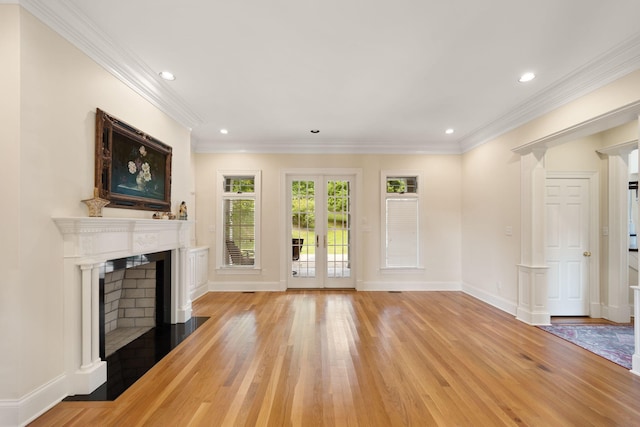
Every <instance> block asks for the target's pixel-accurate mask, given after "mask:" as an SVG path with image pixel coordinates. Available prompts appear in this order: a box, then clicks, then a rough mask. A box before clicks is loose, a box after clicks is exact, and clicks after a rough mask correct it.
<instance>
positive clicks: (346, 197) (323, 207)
mask: <svg viewBox="0 0 640 427" xmlns="http://www.w3.org/2000/svg"><path fill="white" fill-rule="evenodd" d="M353 180H354V179H353V176H350V175H345V176H342V175H289V176H288V177H287V191H288V194H289V197H288V203H287V206H288V209H287V212H288V218H289V219H290V220H289V221H287V223H288V227H287V231H286V232H287V235H286V239H287V241H289V240H290V241H291V251H290V255H291V256H290V258H289V257H288V258H289V269H288V272H289V275H288V281H287V284H288V287H289V288H354V287H355V280H354V275H353V271H352V259H353V250H352V245H351V242H352V233H353V227H352V222H351V216H352V210H351V208H352V206H353V204H352V191H353V188H354V185H353Z"/></svg>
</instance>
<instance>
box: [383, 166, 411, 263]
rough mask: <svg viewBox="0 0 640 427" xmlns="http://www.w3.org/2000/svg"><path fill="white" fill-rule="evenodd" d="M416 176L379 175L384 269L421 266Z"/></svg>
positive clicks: (384, 173) (393, 173)
mask: <svg viewBox="0 0 640 427" xmlns="http://www.w3.org/2000/svg"><path fill="white" fill-rule="evenodd" d="M418 181H419V176H418V174H415V175H414V174H402V173H397V172H385V171H383V173H382V193H383V194H382V200H383V205H382V218H384V221H383V236H384V244H383V263H382V265H383V267H385V268H418V267H419V266H420V233H419V231H420V221H419V219H420V215H419V212H420V197H419V192H418Z"/></svg>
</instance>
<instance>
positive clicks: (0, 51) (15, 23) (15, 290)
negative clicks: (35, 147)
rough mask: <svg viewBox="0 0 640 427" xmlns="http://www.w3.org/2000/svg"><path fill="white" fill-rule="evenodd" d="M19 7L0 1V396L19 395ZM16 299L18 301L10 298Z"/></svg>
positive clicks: (20, 336)
mask: <svg viewBox="0 0 640 427" xmlns="http://www.w3.org/2000/svg"><path fill="white" fill-rule="evenodd" d="M19 18H20V8H19V7H18V6H9V5H5V6H0V58H2V71H0V77H1V78H0V94H2V97H1V98H0V99H1V100H0V147H1V148H2V155H0V173H1V174H2V178H3V179H1V180H0V200H2V201H3V202H4V207H3V209H2V212H3V213H2V222H1V223H2V224H3V225H2V226H1V227H2V245H0V272H1V273H2V274H0V325H3V327H2V328H1V329H0V331H1V332H0V397H4V398H15V397H17V396H18V395H19V392H18V385H19V381H20V376H19V373H18V370H17V369H16V366H18V363H19V360H20V354H19V353H18V352H16V351H15V349H17V348H19V347H20V345H21V339H22V335H21V334H20V331H19V330H18V328H17V327H11V326H17V325H18V319H19V316H20V304H19V302H20V298H21V290H20V275H21V268H22V266H21V259H20V255H19V253H20V227H21V222H22V219H21V215H20V210H21V209H20V203H21V199H20V170H21V162H20V19H19ZM16 301H17V302H18V303H17V304H16V303H14V302H16Z"/></svg>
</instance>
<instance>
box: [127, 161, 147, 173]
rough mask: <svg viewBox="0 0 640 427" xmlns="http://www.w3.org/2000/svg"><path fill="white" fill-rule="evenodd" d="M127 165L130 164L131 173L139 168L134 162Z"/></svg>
mask: <svg viewBox="0 0 640 427" xmlns="http://www.w3.org/2000/svg"><path fill="white" fill-rule="evenodd" d="M145 164H146V163H145ZM127 166H129V173H131V174H134V173H136V171H137V170H138V168H136V164H135V163H133V162H129V163H128V165H127Z"/></svg>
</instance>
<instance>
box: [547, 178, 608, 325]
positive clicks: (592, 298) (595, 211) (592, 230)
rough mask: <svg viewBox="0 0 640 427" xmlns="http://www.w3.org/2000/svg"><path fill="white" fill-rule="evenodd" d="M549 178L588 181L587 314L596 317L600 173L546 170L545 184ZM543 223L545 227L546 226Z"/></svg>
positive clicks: (598, 264)
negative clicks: (594, 310)
mask: <svg viewBox="0 0 640 427" xmlns="http://www.w3.org/2000/svg"><path fill="white" fill-rule="evenodd" d="M550 179H586V180H588V183H589V251H590V252H591V262H590V263H589V310H590V311H589V316H591V317H597V315H599V314H600V311H599V310H597V313H594V312H592V311H591V310H592V308H593V307H594V306H599V305H600V286H601V285H600V174H599V173H598V172H595V171H547V176H546V179H545V185H546V183H547V182H548V181H549V180H550ZM546 225H547V224H546V223H545V227H546Z"/></svg>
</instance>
